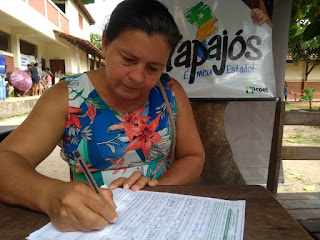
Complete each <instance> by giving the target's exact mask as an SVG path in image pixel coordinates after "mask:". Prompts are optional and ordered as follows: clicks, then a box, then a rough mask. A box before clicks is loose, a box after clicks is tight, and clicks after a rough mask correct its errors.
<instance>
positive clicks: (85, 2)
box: [80, 0, 95, 4]
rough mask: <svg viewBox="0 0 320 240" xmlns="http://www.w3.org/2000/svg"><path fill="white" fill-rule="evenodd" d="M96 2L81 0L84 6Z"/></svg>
mask: <svg viewBox="0 0 320 240" xmlns="http://www.w3.org/2000/svg"><path fill="white" fill-rule="evenodd" d="M94 1H95V0H80V2H81V3H82V4H89V3H94Z"/></svg>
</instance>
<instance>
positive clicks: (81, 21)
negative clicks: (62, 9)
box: [79, 13, 83, 30]
mask: <svg viewBox="0 0 320 240" xmlns="http://www.w3.org/2000/svg"><path fill="white" fill-rule="evenodd" d="M79 27H80V28H81V29H82V30H83V18H82V16H81V15H80V13H79Z"/></svg>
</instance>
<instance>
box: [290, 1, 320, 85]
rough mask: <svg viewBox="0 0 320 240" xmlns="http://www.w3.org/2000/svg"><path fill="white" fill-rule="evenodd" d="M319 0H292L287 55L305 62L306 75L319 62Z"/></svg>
mask: <svg viewBox="0 0 320 240" xmlns="http://www.w3.org/2000/svg"><path fill="white" fill-rule="evenodd" d="M319 54H320V0H293V2H292V10H291V20H290V31H289V44H288V55H289V56H290V57H292V60H293V62H294V63H298V62H299V61H304V62H305V63H306V77H305V79H304V80H305V81H306V80H307V76H308V74H309V73H310V72H311V71H312V69H313V68H314V67H315V66H316V65H319V64H320V59H319Z"/></svg>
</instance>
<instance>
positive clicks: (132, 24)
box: [0, 0, 204, 231]
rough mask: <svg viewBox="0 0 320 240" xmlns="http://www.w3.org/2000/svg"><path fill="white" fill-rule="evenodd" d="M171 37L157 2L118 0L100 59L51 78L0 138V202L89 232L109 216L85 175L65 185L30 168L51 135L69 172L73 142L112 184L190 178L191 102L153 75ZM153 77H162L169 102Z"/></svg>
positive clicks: (195, 161) (193, 174) (196, 146)
mask: <svg viewBox="0 0 320 240" xmlns="http://www.w3.org/2000/svg"><path fill="white" fill-rule="evenodd" d="M180 38H181V37H180V33H179V30H178V28H177V26H176V24H175V23H174V20H173V18H172V16H171V15H170V13H169V12H168V10H167V9H166V8H165V7H164V6H163V5H162V4H160V3H159V2H157V1H155V0H126V1H124V2H122V3H120V4H119V5H118V6H117V8H116V9H115V10H114V12H113V13H112V15H111V18H110V22H109V24H108V26H107V27H106V29H105V31H104V33H103V40H102V41H103V42H102V44H103V55H104V57H105V64H106V67H105V68H102V69H98V70H94V71H90V72H87V73H84V74H79V75H76V76H72V77H68V78H65V81H61V82H59V83H58V84H55V85H54V86H52V87H51V88H50V89H48V91H46V92H45V93H44V94H43V95H42V97H41V98H40V99H39V101H38V102H37V104H36V106H35V107H34V109H33V111H32V112H31V114H30V115H29V117H28V118H27V119H26V121H25V122H24V123H23V124H22V125H20V126H19V128H18V129H17V130H15V131H14V132H13V133H12V134H11V135H9V136H8V137H7V138H6V139H5V140H4V141H3V143H2V144H1V145H0V160H1V170H0V171H1V172H0V173H1V174H2V177H1V180H0V200H2V201H5V202H7V203H10V204H15V205H23V206H26V207H29V208H31V209H34V210H38V211H43V212H45V213H46V214H48V216H49V217H50V218H51V221H52V223H53V224H54V225H55V226H56V227H57V228H58V229H59V230H61V231H74V230H82V231H91V230H95V229H101V228H104V227H105V226H106V225H107V224H108V223H109V222H112V223H114V222H116V221H117V219H118V217H117V213H116V211H115V208H116V207H115V204H114V202H113V200H112V192H111V191H110V190H106V189H102V196H100V195H98V194H96V193H95V192H94V191H93V190H92V189H91V187H90V185H88V184H87V183H86V182H84V181H72V182H69V183H65V182H61V181H58V180H55V179H50V178H47V177H45V176H42V175H40V174H38V173H37V172H36V171H35V170H34V168H35V167H36V166H37V164H39V163H40V162H41V161H42V160H43V159H44V158H45V157H46V156H48V154H49V153H50V152H51V151H52V150H53V149H54V148H55V146H56V144H57V142H58V141H59V140H60V139H62V143H61V146H62V151H63V155H64V156H65V158H66V160H67V161H68V162H69V164H70V166H71V167H72V170H73V172H74V178H75V179H76V180H77V179H84V176H83V174H82V173H81V171H80V170H79V168H78V166H77V164H76V163H75V162H74V160H73V156H72V154H71V152H72V151H73V150H74V149H77V150H79V152H80V153H81V154H82V156H83V157H84V159H85V161H86V162H87V165H88V166H89V168H90V170H91V171H92V173H93V176H94V178H95V180H96V181H97V183H98V184H99V185H101V184H103V183H105V184H109V188H110V189H111V190H112V189H115V188H117V187H120V186H123V188H125V189H129V188H130V189H132V190H134V191H137V190H139V189H141V188H143V187H144V186H151V187H153V186H156V185H158V184H160V185H178V184H179V185H181V184H188V183H190V182H192V181H193V180H195V179H196V178H197V177H198V176H199V175H200V173H201V170H202V167H203V163H204V150H203V147H202V144H201V140H200V137H199V134H198V132H197V128H196V125H195V122H194V119H193V115H192V110H191V107H190V103H189V101H188V98H187V96H186V94H185V92H184V91H183V89H182V87H181V85H180V84H179V83H178V82H177V81H175V80H173V79H171V78H170V77H169V76H168V75H162V71H163V70H164V67H165V65H166V63H167V60H168V58H169V56H170V54H172V52H173V51H174V48H175V46H176V45H177V43H178V42H179V40H180ZM159 79H160V81H159ZM158 82H161V83H162V84H164V87H165V92H166V93H167V94H166V95H167V97H168V99H169V101H170V103H168V105H166V104H165V101H164V99H163V96H164V95H162V94H161V93H160V92H161V88H160V87H158V85H157V83H158ZM173 89H174V91H173ZM47 106H51V107H50V108H48V107H47ZM167 106H169V108H170V109H172V110H173V116H174V117H175V127H176V150H175V161H174V162H173V163H172V164H171V162H172V161H171V160H170V158H169V155H170V146H171V143H172V141H171V140H172V136H171V135H172V129H173V128H174V127H173V126H171V123H170V120H169V116H168V111H166V109H167V108H168V107H167ZM49 125H50V127H49ZM39 129H46V131H45V133H43V131H39ZM119 172H120V175H117V173H118V174H119ZM113 176H117V177H116V178H114V179H113V178H112V177H113Z"/></svg>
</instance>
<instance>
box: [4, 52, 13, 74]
mask: <svg viewBox="0 0 320 240" xmlns="http://www.w3.org/2000/svg"><path fill="white" fill-rule="evenodd" d="M4 58H5V59H6V62H7V72H13V70H14V63H13V57H11V56H6V55H4Z"/></svg>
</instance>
